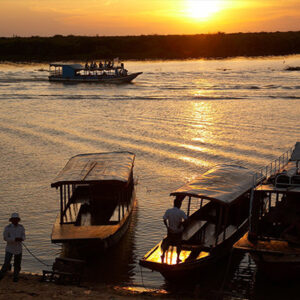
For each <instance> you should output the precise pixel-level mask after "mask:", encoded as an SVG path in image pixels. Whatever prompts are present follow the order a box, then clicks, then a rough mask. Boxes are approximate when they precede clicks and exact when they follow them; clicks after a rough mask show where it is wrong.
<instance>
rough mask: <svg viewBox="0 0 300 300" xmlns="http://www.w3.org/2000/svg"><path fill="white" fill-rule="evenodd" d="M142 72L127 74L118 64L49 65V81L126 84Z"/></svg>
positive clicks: (122, 65)
mask: <svg viewBox="0 0 300 300" xmlns="http://www.w3.org/2000/svg"><path fill="white" fill-rule="evenodd" d="M142 73H143V72H136V73H131V74H129V73H128V71H127V70H126V69H125V68H124V64H123V63H121V64H119V63H118V62H116V63H115V64H114V63H109V64H102V63H99V65H96V64H91V65H90V66H89V65H88V64H86V65H85V66H82V65H81V64H61V63H51V64H50V65H49V74H50V75H49V80H50V81H59V82H98V83H101V82H102V83H128V82H131V81H132V80H133V79H135V78H136V77H137V76H139V75H140V74H142Z"/></svg>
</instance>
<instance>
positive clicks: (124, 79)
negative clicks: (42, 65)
mask: <svg viewBox="0 0 300 300" xmlns="http://www.w3.org/2000/svg"><path fill="white" fill-rule="evenodd" d="M142 73H143V72H137V73H132V74H129V75H126V76H109V75H108V76H89V75H86V76H78V77H70V78H67V77H62V76H55V75H52V76H49V81H52V82H72V83H80V82H95V83H116V84H118V83H128V82H131V81H132V80H133V79H135V78H136V77H137V76H139V75H140V74H142Z"/></svg>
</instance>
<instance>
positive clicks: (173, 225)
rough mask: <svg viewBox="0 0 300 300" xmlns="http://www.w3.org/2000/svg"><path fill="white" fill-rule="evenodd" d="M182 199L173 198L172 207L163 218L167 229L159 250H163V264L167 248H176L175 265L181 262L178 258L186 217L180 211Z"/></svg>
mask: <svg viewBox="0 0 300 300" xmlns="http://www.w3.org/2000/svg"><path fill="white" fill-rule="evenodd" d="M181 201H182V199H179V198H177V197H176V198H175V200H174V207H173V208H170V209H167V210H166V212H165V214H164V216H163V220H164V224H165V225H166V227H167V231H168V235H167V237H166V238H165V239H164V240H163V242H162V244H161V248H162V250H163V253H162V256H161V261H162V262H164V258H165V252H166V251H167V250H168V248H169V246H170V245H172V246H176V249H177V263H179V262H180V261H181V260H180V258H179V255H180V252H181V239H182V232H183V224H184V223H185V220H187V216H186V214H185V213H184V211H183V210H181V209H180V207H181Z"/></svg>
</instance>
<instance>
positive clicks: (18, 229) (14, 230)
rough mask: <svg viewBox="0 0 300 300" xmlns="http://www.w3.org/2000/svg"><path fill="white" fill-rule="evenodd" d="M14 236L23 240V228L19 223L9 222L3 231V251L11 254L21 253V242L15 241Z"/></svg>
mask: <svg viewBox="0 0 300 300" xmlns="http://www.w3.org/2000/svg"><path fill="white" fill-rule="evenodd" d="M15 238H22V239H23V241H24V240H25V229H24V227H23V226H22V225H21V224H18V225H17V226H15V225H13V224H9V225H7V226H6V227H5V229H4V231H3V239H4V241H6V242H7V245H6V248H5V251H6V252H9V253H12V254H21V253H22V242H16V241H15Z"/></svg>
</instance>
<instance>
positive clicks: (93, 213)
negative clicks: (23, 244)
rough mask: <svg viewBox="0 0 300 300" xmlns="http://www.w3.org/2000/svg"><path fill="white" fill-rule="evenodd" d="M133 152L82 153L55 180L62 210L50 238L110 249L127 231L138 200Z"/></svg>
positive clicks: (53, 184)
mask: <svg viewBox="0 0 300 300" xmlns="http://www.w3.org/2000/svg"><path fill="white" fill-rule="evenodd" d="M134 159H135V155H134V154H133V153H131V152H108V153H93V154H80V155H76V156H74V157H72V158H71V159H70V160H69V161H68V163H67V164H66V166H65V167H64V168H63V169H62V171H61V172H60V173H59V174H58V175H57V177H56V178H55V179H54V181H53V183H52V184H51V187H55V188H56V189H59V195H60V213H59V215H58V217H57V219H56V222H55V224H54V226H53V230H52V234H51V241H52V242H53V243H64V244H66V245H70V246H78V247H82V248H86V247H90V246H95V248H96V249H100V248H101V249H107V248H109V247H111V246H112V245H114V244H116V243H117V242H118V241H119V240H120V238H121V237H122V236H123V235H124V233H125V232H126V230H127V228H128V225H129V222H130V216H131V214H132V211H133V207H134V206H135V203H136V196H135V188H134V179H133V165H134Z"/></svg>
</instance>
